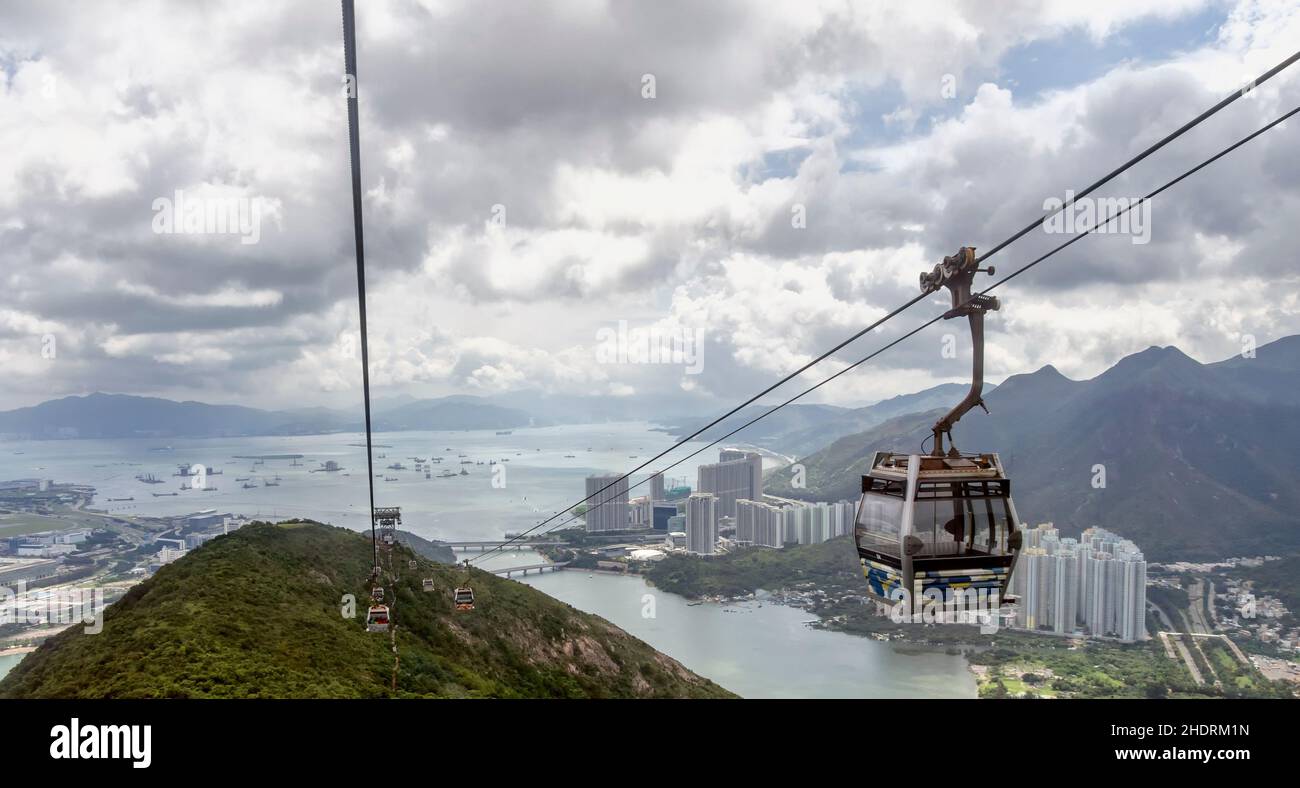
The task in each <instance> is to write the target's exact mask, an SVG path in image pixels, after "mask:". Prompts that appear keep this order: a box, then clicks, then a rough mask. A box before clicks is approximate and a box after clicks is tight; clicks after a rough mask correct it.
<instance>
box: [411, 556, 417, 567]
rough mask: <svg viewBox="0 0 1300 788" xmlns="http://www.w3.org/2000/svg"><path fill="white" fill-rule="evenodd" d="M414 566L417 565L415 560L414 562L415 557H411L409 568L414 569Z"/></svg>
mask: <svg viewBox="0 0 1300 788" xmlns="http://www.w3.org/2000/svg"><path fill="white" fill-rule="evenodd" d="M416 566H417V564H416V562H415V559H414V558H412V559H411V568H412V569H414V568H415V567H416Z"/></svg>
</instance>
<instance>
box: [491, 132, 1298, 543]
mask: <svg viewBox="0 0 1300 788" xmlns="http://www.w3.org/2000/svg"><path fill="white" fill-rule="evenodd" d="M1296 113H1300V107H1296V108H1295V109H1292V110H1291V111H1290V112H1287V113H1286V114H1284V115H1282V116H1280V117H1278V118H1277V119H1275V120H1273V121H1272V122H1270V123H1268V124H1267V125H1265V126H1263V127H1261V128H1259V129H1258V130H1256V131H1254V132H1252V133H1251V134H1249V135H1247V136H1245V137H1243V138H1241V139H1240V140H1238V141H1236V142H1235V143H1233V144H1232V145H1230V146H1228V147H1227V148H1224V149H1223V150H1221V151H1219V152H1218V153H1216V154H1215V155H1213V156H1211V157H1210V158H1208V159H1205V160H1204V161H1202V162H1201V163H1200V164H1197V165H1196V166H1195V167H1193V168H1191V169H1189V170H1187V171H1186V172H1184V173H1183V174H1181V175H1179V176H1178V177H1177V178H1174V179H1173V180H1171V181H1169V182H1167V183H1165V184H1164V185H1163V186H1161V187H1160V188H1158V189H1156V190H1155V191H1153V192H1151V193H1150V194H1148V195H1146V196H1145V197H1143V198H1141V199H1140V200H1137V201H1135V202H1133V203H1130V204H1129V205H1128V206H1126V207H1125V208H1123V209H1122V210H1119V211H1116V212H1115V213H1114V214H1112V215H1110V216H1107V217H1106V218H1105V220H1104V221H1099V222H1097V223H1095V224H1094V225H1093V226H1092V227H1090V228H1088V229H1087V230H1084V231H1083V232H1081V233H1079V234H1077V235H1075V236H1073V237H1072V238H1070V239H1069V240H1067V241H1065V242H1064V243H1062V244H1060V245H1059V246H1056V247H1054V248H1053V249H1051V250H1049V251H1048V252H1046V253H1044V254H1043V255H1041V256H1040V257H1038V258H1036V259H1034V260H1032V261H1030V262H1028V263H1026V264H1025V265H1023V266H1021V267H1020V268H1017V269H1016V270H1015V271H1012V272H1011V273H1010V274H1007V275H1006V276H1004V277H1002V278H1001V279H999V280H997V281H996V282H994V283H993V284H991V285H989V286H988V287H987V288H985V289H984V290H982V291H981V292H980V293H978V294H977V295H976V296H972V297H971V299H968V300H967V301H966V302H965V303H970V301H973V300H974V299H975V298H976V297H977V296H981V295H985V294H987V293H988V292H989V291H991V290H993V289H994V288H996V287H998V286H1000V285H1003V284H1006V283H1007V282H1009V281H1011V280H1012V279H1014V278H1015V277H1017V276H1019V275H1020V274H1022V273H1024V272H1025V271H1028V270H1029V269H1030V268H1033V267H1034V266H1036V265H1038V264H1039V263H1041V262H1043V261H1044V260H1046V259H1048V258H1049V257H1051V256H1052V255H1054V254H1056V253H1057V252H1060V251H1062V250H1063V249H1065V248H1066V247H1068V246H1070V245H1071V244H1073V243H1075V242H1076V241H1078V240H1080V239H1081V238H1083V237H1084V236H1087V235H1090V234H1092V233H1094V232H1096V231H1097V230H1099V229H1100V228H1102V227H1105V226H1106V225H1108V224H1110V223H1111V222H1113V221H1115V220H1116V219H1118V218H1119V217H1121V216H1123V215H1124V214H1126V213H1128V212H1129V211H1131V210H1132V209H1133V208H1135V207H1137V206H1138V205H1141V204H1142V203H1144V202H1146V201H1147V200H1150V199H1152V198H1154V197H1156V196H1157V195H1159V194H1160V193H1162V192H1164V191H1165V190H1167V189H1169V188H1170V187H1172V186H1174V185H1175V184H1178V183H1180V182H1181V181H1183V180H1185V179H1186V178H1188V177H1190V176H1192V175H1194V174H1195V173H1197V172H1199V171H1201V170H1202V169H1204V168H1205V167H1207V166H1209V165H1210V164H1213V163H1214V162H1216V161H1218V160H1219V159H1221V158H1223V157H1224V156H1226V155H1228V154H1229V153H1231V152H1232V151H1234V150H1236V149H1237V148H1240V147H1241V146H1242V145H1245V144H1246V143H1248V142H1250V141H1251V140H1253V139H1255V138H1256V137H1258V136H1260V135H1261V134H1263V133H1264V132H1266V131H1269V130H1270V129H1272V128H1274V127H1275V126H1277V125H1279V124H1281V123H1282V122H1284V121H1286V120H1287V119H1288V118H1290V117H1291V116H1293V115H1295V114H1296ZM942 319H943V314H939V315H935V316H934V317H932V318H931V319H929V320H927V321H926V322H924V323H922V324H920V325H918V326H916V327H915V328H913V329H912V330H911V331H908V332H907V333H905V334H903V335H902V336H899V337H897V338H896V339H894V340H893V341H891V342H889V343H888V344H886V345H884V346H882V347H880V348H878V349H876V350H874V351H872V352H871V353H869V354H867V355H866V356H864V357H863V358H861V359H859V360H857V361H855V362H853V363H852V364H850V365H848V366H847V367H845V368H844V369H842V370H840V371H838V372H836V373H835V374H833V375H830V376H829V377H827V378H825V379H823V380H822V381H820V382H819V383H817V384H815V385H813V386H810V387H809V388H807V389H804V390H803V391H801V392H799V393H798V394H796V395H794V396H793V397H791V398H790V399H788V400H786V401H785V402H782V403H781V404H779V405H777V406H775V407H773V408H772V409H771V410H769V411H766V412H765V413H762V414H760V415H758V416H756V417H754V418H753V419H751V420H749V421H748V422H746V423H744V424H742V425H740V426H739V427H737V428H736V429H734V430H732V431H731V432H729V433H727V434H726V435H723V436H722V437H720V438H717V439H716V440H714V441H712V442H710V443H708V444H706V445H704V446H702V447H701V448H699V449H696V450H695V451H694V452H692V453H690V454H688V455H687V456H685V457H683V458H681V459H680V460H677V461H676V462H674V463H672V464H671V465H668V466H667V467H665V468H663V469H661V470H659V471H657V472H656V473H655V474H653V475H652V477H653V476H654V475H659V474H662V473H666V472H668V471H670V470H672V469H673V468H675V467H677V466H678V465H680V464H681V463H683V462H686V461H687V460H689V459H691V458H692V457H695V456H696V455H698V454H700V453H701V452H704V451H706V450H708V449H710V448H712V447H714V446H716V445H718V444H719V443H721V442H722V441H724V440H726V439H727V438H730V437H731V436H732V435H735V434H736V433H738V432H740V431H741V430H743V429H745V428H746V427H749V426H751V425H753V424H755V423H757V422H759V421H761V420H763V419H765V418H767V417H768V416H770V415H772V414H773V413H775V412H777V411H778V410H780V409H782V408H784V407H785V406H786V405H789V404H791V403H793V402H795V401H796V400H799V399H801V398H802V397H804V396H806V395H808V394H810V393H812V392H814V391H816V390H817V389H819V388H821V387H822V386H824V385H826V384H827V383H830V382H831V381H832V380H835V379H836V378H838V377H839V376H841V375H843V374H844V373H846V372H849V371H850V370H853V369H856V368H857V367H859V366H861V365H862V364H865V363H866V362H868V361H870V360H871V359H873V358H875V357H876V356H878V355H880V354H881V353H884V352H885V351H886V350H889V349H890V348H892V347H894V346H895V345H897V344H899V343H900V342H902V341H903V340H905V339H910V338H911V337H913V336H915V335H916V334H919V333H920V332H921V331H923V330H925V329H927V328H929V327H930V326H932V325H934V324H935V323H938V322H939V321H940V320H942ZM652 477H651V478H652ZM647 481H649V478H647V479H642V480H641V481H639V482H637V483H635V484H632V485H630V486H629V487H628V489H629V490H632V489H635V488H636V487H639V486H641V485H642V484H645V483H646V482H647ZM570 508H573V507H570ZM566 511H567V510H566ZM577 517H578V516H577V515H574V516H573V517H570V518H569V519H567V520H565V521H563V522H561V523H558V524H556V525H554V526H552V527H550V528H548V529H546V530H545V531H542V532H541V533H540V534H538V535H539V536H545V535H546V534H548V533H550V532H552V531H555V530H558V529H559V528H561V527H563V526H565V525H568V524H569V523H571V522H573V521H574V520H576V519H577ZM537 527H538V526H534V527H533V528H531V529H529V530H528V531H525V532H524V533H523V534H519V535H517V536H516V537H515V538H516V539H517V538H520V537H522V536H524V535H526V534H528V533H531V532H532V531H533V530H535V529H536V528H537ZM511 541H512V540H511ZM509 543H510V541H506V542H503V543H502V544H501V545H500V546H498V547H495V548H493V549H492V550H490V551H487V552H486V553H483V554H480V555H479V558H482V557H485V556H487V555H491V554H492V553H494V552H498V551H500V550H501V549H502V548H504V547H505V545H506V544H509ZM472 560H477V559H472Z"/></svg>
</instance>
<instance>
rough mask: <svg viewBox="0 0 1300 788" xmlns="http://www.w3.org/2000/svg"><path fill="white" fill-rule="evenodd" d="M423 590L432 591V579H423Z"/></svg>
mask: <svg viewBox="0 0 1300 788" xmlns="http://www.w3.org/2000/svg"><path fill="white" fill-rule="evenodd" d="M424 590H425V591H432V590H433V579H432V578H428V577H426V578H424Z"/></svg>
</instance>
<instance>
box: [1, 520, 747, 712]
mask: <svg viewBox="0 0 1300 788" xmlns="http://www.w3.org/2000/svg"><path fill="white" fill-rule="evenodd" d="M392 559H393V560H392V562H391V566H392V568H393V570H394V572H395V574H396V580H395V581H394V580H392V579H385V581H384V586H385V591H386V598H387V600H389V601H388V604H390V605H393V620H394V622H395V624H396V627H397V628H396V645H397V656H398V658H399V661H398V664H397V682H396V686H397V688H396V690H395V691H394V690H393V689H392V681H393V670H394V654H393V651H392V645H391V643H390V639H389V635H387V634H372V633H368V632H366V631H365V627H364V619H365V610H366V606H367V604H368V587H367V585H366V579H367V576H368V573H369V568H370V565H371V546H370V542H369V540H368V539H367V538H365V537H363V536H361V535H359V534H357V533H354V532H352V531H348V530H345V529H341V528H333V527H330V526H325V525H320V524H318V523H310V522H289V523H281V524H278V525H271V524H266V523H255V524H252V525H249V526H246V527H244V528H242V529H240V530H239V531H236V532H234V533H231V534H229V535H226V536H222V537H218V538H217V539H214V540H213V541H211V542H209V543H207V544H205V545H204V546H203V547H201V548H199V549H197V550H195V551H193V552H192V553H190V554H189V555H187V556H185V557H184V558H182V559H180V560H178V561H176V562H174V563H172V564H169V565H167V566H165V567H163V568H162V569H160V570H159V571H158V573H157V574H156V575H155V576H154V577H152V578H150V579H148V580H146V581H144V582H143V583H141V584H139V585H138V586H135V587H134V588H132V589H131V591H130V592H129V593H128V594H127V595H126V596H125V597H124V598H123V599H121V600H119V601H118V602H117V603H116V604H114V605H113V606H111V607H110V608H109V610H108V612H107V614H106V615H105V622H104V627H103V631H102V633H100V634H97V635H88V634H85V633H84V631H83V628H82V627H80V626H77V627H73V628H71V629H69V630H67V631H65V632H63V633H61V634H60V635H58V636H56V637H54V638H51V639H50V640H49V641H47V642H46V643H45V644H44V645H42V646H41V647H40V648H39V649H38V650H37V651H35V652H33V653H32V654H30V655H29V656H28V657H27V658H26V659H24V660H23V661H22V662H21V663H20V664H19V665H18V666H17V667H15V668H14V670H13V671H11V672H10V674H9V675H8V676H6V677H5V679H4V680H3V681H0V697H8V698H13V697H44V698H55V697H58V698H139V697H187V698H188V697H196V698H205V697H332V698H356V697H383V696H393V695H395V696H419V697H503V698H510V697H541V698H554V697H611V698H612V697H725V696H729V695H730V693H728V692H727V691H726V690H724V689H722V688H721V687H718V686H717V685H715V684H713V683H712V682H710V681H708V680H707V679H704V678H701V677H700V676H697V675H695V674H693V673H691V672H690V671H688V670H686V669H685V668H684V667H682V666H681V665H680V664H679V663H677V662H676V661H674V660H672V659H670V658H669V657H667V656H665V655H663V654H660V653H659V652H657V651H655V650H654V649H653V648H651V647H650V646H648V645H647V644H645V643H643V642H641V641H640V640H637V639H636V638H633V637H632V636H630V635H628V634H627V633H625V632H623V631H622V630H620V629H618V628H617V627H615V626H614V625H612V624H610V623H609V622H607V621H605V620H604V619H601V618H598V617H596V616H592V615H589V614H586V613H582V612H580V611H577V610H575V609H573V608H571V607H569V606H568V605H566V604H564V603H562V602H559V601H557V600H555V599H552V598H551V597H548V596H546V595H545V594H542V593H541V592H539V591H536V590H534V589H532V588H530V587H528V586H525V585H522V584H520V583H516V582H514V581H511V580H506V579H502V578H498V577H496V576H494V575H491V574H488V573H485V572H481V571H477V570H475V571H473V573H472V583H473V587H474V590H475V594H476V597H477V609H475V610H474V611H471V612H456V611H455V610H454V609H453V605H452V602H451V590H452V588H454V587H455V586H456V585H457V584H459V583H460V582H461V578H462V570H459V569H456V568H454V567H449V566H446V565H443V564H439V563H436V562H434V561H430V560H428V559H425V558H421V557H418V556H417V555H416V554H415V553H414V552H412V551H411V550H410V549H408V548H407V547H405V546H402V545H398V546H395V547H394V548H393V553H392ZM410 560H415V561H416V562H417V568H416V569H415V570H411V569H409V564H408V562H409V561H410ZM426 577H427V578H432V579H433V581H434V584H435V586H436V591H434V592H424V591H423V590H422V580H423V578H426ZM345 594H353V595H355V597H356V617H355V618H344V617H343V616H342V615H341V609H342V599H343V597H344V595H345Z"/></svg>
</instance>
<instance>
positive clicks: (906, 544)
mask: <svg viewBox="0 0 1300 788" xmlns="http://www.w3.org/2000/svg"><path fill="white" fill-rule="evenodd" d="M976 266H977V263H976V258H975V250H974V249H973V248H971V247H962V249H961V250H960V251H958V253H957V254H955V255H953V256H951V257H945V258H944V260H943V262H942V263H941V264H939V265H936V266H935V268H934V271H933V272H931V273H929V274H922V275H921V290H922V292H924V293H933V292H935V291H937V290H938V289H939V288H940V287H947V288H948V290H949V291H950V292H951V294H952V304H953V306H952V309H950V310H949V311H948V312H946V313H945V314H944V319H951V318H954V317H959V316H962V315H965V316H966V317H967V319H968V321H969V323H970V329H971V340H972V342H971V344H972V352H973V354H974V363H973V368H972V375H971V377H972V381H971V388H970V391H969V392H968V393H967V394H966V397H965V398H964V399H963V400H962V401H961V402H960V403H958V404H957V406H956V407H954V408H953V409H952V410H951V411H949V412H948V414H947V415H945V416H944V417H943V418H942V419H940V420H939V421H937V422H936V423H935V424H934V427H933V439H934V445H933V446H932V448H931V451H930V453H929V454H903V453H898V452H885V451H879V452H876V454H875V455H874V456H873V457H872V459H871V466H870V470H869V471H868V473H867V474H866V475H864V476H863V477H862V499H861V501H860V502H859V504H858V511H857V518H856V525H855V528H854V538H855V540H856V542H857V549H858V558H859V560H860V561H861V563H862V571H863V574H864V575H865V577H866V580H867V585H868V594H869V595H870V596H872V597H874V598H875V599H877V600H879V601H881V602H883V603H885V604H887V605H890V606H898V607H897V610H898V611H899V612H900V613H901V614H902V615H903V616H906V620H916V618H915V617H916V616H920V615H922V614H923V613H924V612H925V607H926V606H927V605H932V604H933V603H935V602H937V603H939V604H940V605H941V606H942V605H948V606H949V607H948V610H952V609H953V608H954V607H955V608H956V609H958V610H961V609H965V610H973V609H975V608H976V607H977V606H979V608H980V609H981V610H988V609H989V608H990V607H992V608H993V614H994V615H996V608H997V606H999V605H1000V604H1001V603H1002V602H1012V601H1014V600H1013V599H1011V598H1010V597H1008V596H1007V593H1006V592H1007V587H1008V583H1009V582H1010V579H1011V572H1012V570H1013V569H1014V567H1015V563H1016V557H1017V555H1018V554H1019V552H1020V547H1021V540H1022V535H1021V527H1020V520H1019V518H1018V517H1017V516H1016V509H1015V505H1014V504H1013V503H1012V501H1011V480H1010V479H1009V478H1007V475H1006V472H1005V470H1004V469H1003V467H1002V462H1001V460H1000V459H999V458H998V455H997V454H991V453H977V454H969V453H962V452H959V451H958V450H957V448H956V446H954V445H953V444H952V427H953V425H954V424H956V423H957V421H958V420H959V419H960V418H961V417H962V416H963V415H965V414H966V412H967V411H969V410H970V409H972V408H974V407H975V406H976V405H979V406H980V407H984V402H983V399H982V398H981V396H980V394H981V391H982V390H983V386H984V312H985V311H987V310H990V309H992V310H997V309H998V307H999V304H998V300H997V299H996V298H994V297H992V296H988V295H984V294H976V295H974V296H972V295H971V282H972V281H973V280H974V278H975V274H976V272H981V271H985V270H987V272H988V273H989V274H992V273H993V269H992V268H988V269H981V268H977V267H976ZM987 410H988V409H987V408H985V411H986V412H987ZM945 435H946V436H948V444H949V449H948V451H947V452H946V453H945V452H944V436H945ZM958 592H960V593H961V594H962V598H961V599H957V596H958ZM993 594H996V596H993ZM954 603H955V604H954ZM932 609H933V608H932ZM939 609H943V608H942V607H940V608H939ZM945 620H949V619H947V618H945Z"/></svg>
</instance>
